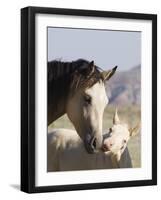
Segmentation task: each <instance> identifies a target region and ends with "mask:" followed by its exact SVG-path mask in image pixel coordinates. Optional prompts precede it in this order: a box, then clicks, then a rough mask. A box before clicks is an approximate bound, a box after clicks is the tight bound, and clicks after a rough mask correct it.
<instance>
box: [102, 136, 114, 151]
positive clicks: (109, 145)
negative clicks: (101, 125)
mask: <svg viewBox="0 0 161 200" xmlns="http://www.w3.org/2000/svg"><path fill="white" fill-rule="evenodd" d="M104 144H105V145H106V146H107V148H108V149H110V148H111V147H112V146H113V141H112V139H110V138H108V139H107V141H105V142H104Z"/></svg>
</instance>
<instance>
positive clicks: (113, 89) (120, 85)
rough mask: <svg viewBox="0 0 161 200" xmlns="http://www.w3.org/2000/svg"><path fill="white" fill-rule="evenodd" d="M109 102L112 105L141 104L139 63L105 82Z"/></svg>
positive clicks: (117, 72)
mask: <svg viewBox="0 0 161 200" xmlns="http://www.w3.org/2000/svg"><path fill="white" fill-rule="evenodd" d="M106 92H107V95H108V97H109V101H110V102H109V103H110V104H113V105H140V104H141V65H138V66H136V67H133V68H131V69H130V70H127V71H121V72H119V68H118V70H117V71H116V73H115V75H114V76H113V77H112V78H111V79H110V80H109V81H108V82H107V83H106Z"/></svg>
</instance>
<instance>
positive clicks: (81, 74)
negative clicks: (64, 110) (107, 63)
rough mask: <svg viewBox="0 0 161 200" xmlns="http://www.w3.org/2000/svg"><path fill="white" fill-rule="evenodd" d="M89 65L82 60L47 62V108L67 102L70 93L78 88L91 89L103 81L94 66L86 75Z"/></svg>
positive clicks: (98, 70) (99, 72) (99, 71)
mask: <svg viewBox="0 0 161 200" xmlns="http://www.w3.org/2000/svg"><path fill="white" fill-rule="evenodd" d="M89 64H90V62H89V61H87V60H84V59H78V60H76V61H72V62H62V61H58V60H53V61H50V62H48V66H47V67H48V108H49V106H50V105H51V104H54V105H55V106H54V107H55V108H56V107H57V106H58V103H59V102H61V101H65V100H67V98H68V95H69V94H71V92H72V93H74V92H75V91H77V90H78V89H79V88H88V87H92V85H94V84H95V83H96V82H98V81H100V80H103V77H102V75H101V69H100V68H99V67H97V66H94V71H93V72H92V73H91V74H88V75H87V73H86V72H87V70H88V69H89ZM61 103H62V102H61ZM63 103H64V104H65V102H63ZM50 109H51V108H50Z"/></svg>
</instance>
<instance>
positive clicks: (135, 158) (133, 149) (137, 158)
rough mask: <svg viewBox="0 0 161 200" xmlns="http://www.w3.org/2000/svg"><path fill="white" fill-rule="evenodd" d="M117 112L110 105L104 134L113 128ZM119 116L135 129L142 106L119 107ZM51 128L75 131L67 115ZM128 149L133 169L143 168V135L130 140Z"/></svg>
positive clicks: (105, 120) (106, 115) (105, 116)
mask: <svg viewBox="0 0 161 200" xmlns="http://www.w3.org/2000/svg"><path fill="white" fill-rule="evenodd" d="M114 112H115V107H114V106H112V105H108V106H107V108H106V109H105V112H104V117H103V130H104V132H105V131H107V130H108V129H109V127H111V126H112V119H113V114H114ZM118 114H119V117H120V120H121V121H122V122H126V123H128V124H129V126H130V127H134V126H136V125H137V123H139V122H140V119H141V111H140V106H127V107H121V106H120V107H118ZM51 128H69V129H74V127H73V125H72V123H71V122H70V121H69V119H68V117H67V115H63V116H62V117H60V118H59V119H58V120H56V121H55V122H53V123H52V124H51V125H50V126H49V129H51ZM128 148H129V151H130V155H131V158H132V163H133V167H141V134H139V135H137V136H135V137H133V138H131V139H130V141H129V143H128Z"/></svg>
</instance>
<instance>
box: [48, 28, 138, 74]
mask: <svg viewBox="0 0 161 200" xmlns="http://www.w3.org/2000/svg"><path fill="white" fill-rule="evenodd" d="M79 58H84V59H87V60H89V61H91V60H94V61H95V64H96V65H97V66H99V67H101V68H102V69H109V68H111V67H113V66H115V65H117V66H118V67H119V70H120V71H122V70H128V69H130V68H132V67H135V66H137V65H139V64H140V63H141V32H126V31H108V30H105V31H102V30H89V29H72V28H71V29H70V28H53V27H50V28H48V60H49V61H50V60H54V59H62V60H63V61H72V60H76V59H79Z"/></svg>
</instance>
